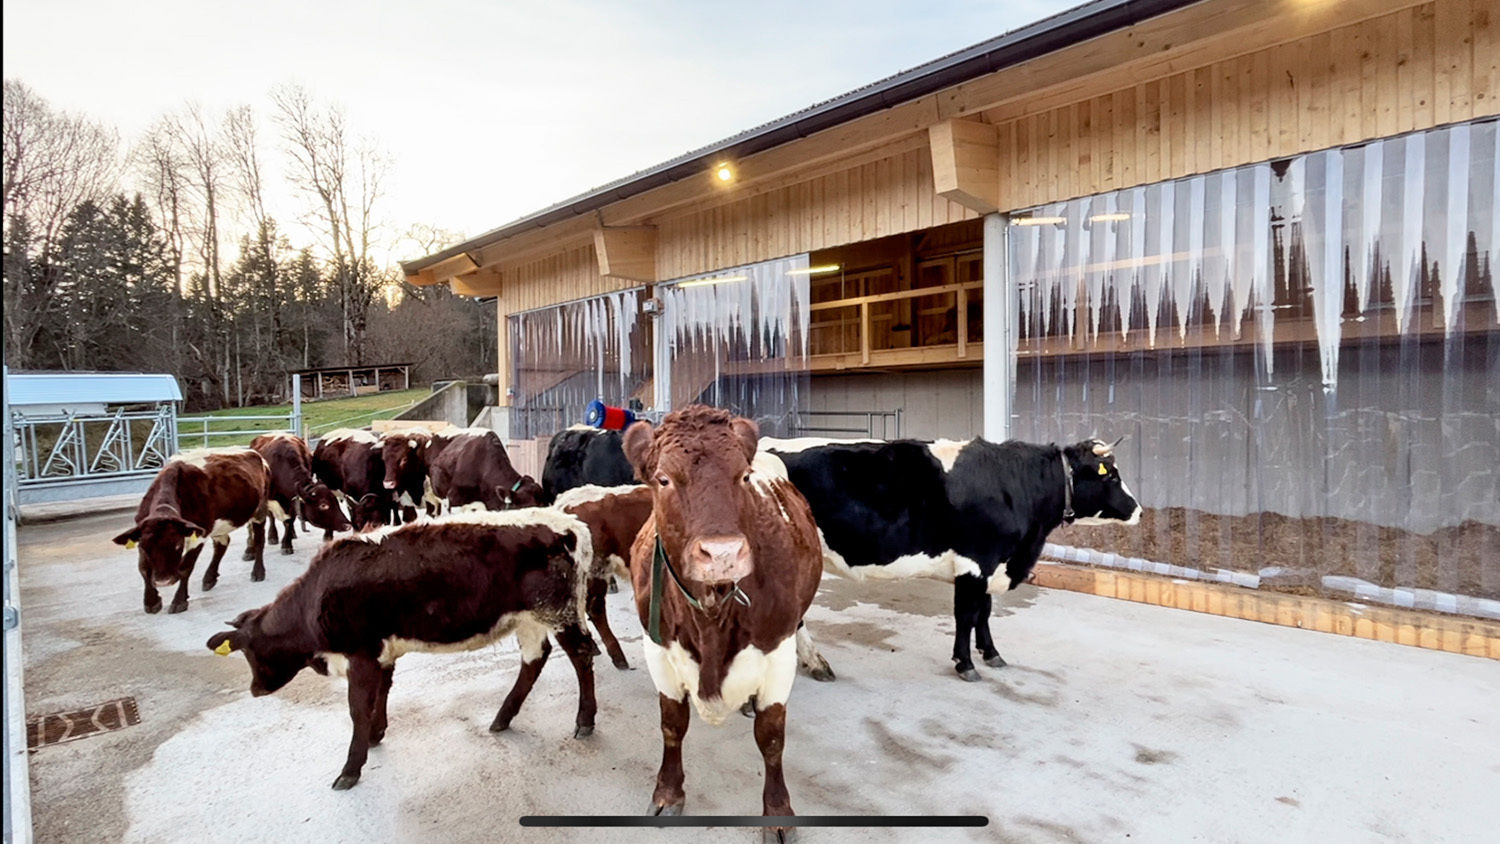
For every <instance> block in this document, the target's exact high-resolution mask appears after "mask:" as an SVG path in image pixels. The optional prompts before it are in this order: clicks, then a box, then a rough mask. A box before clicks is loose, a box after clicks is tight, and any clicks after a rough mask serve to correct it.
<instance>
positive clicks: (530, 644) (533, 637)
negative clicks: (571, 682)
mask: <svg viewBox="0 0 1500 844" xmlns="http://www.w3.org/2000/svg"><path fill="white" fill-rule="evenodd" d="M539 630H540V628H536V627H533V626H531V625H523V626H522V627H521V629H520V630H518V631H516V641H517V642H518V643H519V644H520V645H521V671H520V673H519V674H517V675H516V684H515V685H514V686H512V687H511V689H510V694H508V695H506V696H505V702H504V703H502V704H500V711H499V712H496V713H495V720H494V721H491V722H490V732H492V733H500V732H504V731H506V730H508V729H510V722H511V721H512V720H513V719H514V718H515V717H516V713H517V712H520V711H521V704H523V703H525V702H526V696H527V695H529V694H531V687H532V686H534V685H536V678H537V677H538V676H540V675H541V673H542V669H543V668H544V667H546V665H547V654H549V653H552V643H551V642H549V641H547V633H546V631H545V630H541V631H540V632H538V631H539Z"/></svg>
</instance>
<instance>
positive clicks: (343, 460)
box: [312, 428, 391, 542]
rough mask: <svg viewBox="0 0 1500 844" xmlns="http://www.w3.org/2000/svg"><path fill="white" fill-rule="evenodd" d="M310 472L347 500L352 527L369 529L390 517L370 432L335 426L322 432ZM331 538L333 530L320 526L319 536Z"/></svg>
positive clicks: (382, 469)
mask: <svg viewBox="0 0 1500 844" xmlns="http://www.w3.org/2000/svg"><path fill="white" fill-rule="evenodd" d="M312 472H313V477H315V478H317V479H318V480H319V481H322V482H323V483H325V484H327V485H328V488H329V489H331V490H333V491H334V492H336V493H337V494H338V495H339V497H340V498H341V499H342V500H343V501H344V502H345V503H346V504H348V506H349V521H350V522H352V523H353V524H354V528H355V529H356V530H370V529H373V528H377V527H380V526H381V525H384V524H386V523H387V522H389V521H390V512H391V496H390V493H388V492H387V491H386V489H385V461H384V460H383V459H382V458H381V454H380V440H379V439H377V438H376V437H375V435H374V434H372V433H370V432H369V431H363V430H360V429H358V428H339V429H336V430H333V431H329V432H328V433H326V434H324V435H323V437H322V439H320V440H318V447H317V448H315V449H313V456H312ZM332 538H333V531H331V530H328V529H327V528H324V530H323V540H324V541H325V542H326V541H328V540H330V539H332Z"/></svg>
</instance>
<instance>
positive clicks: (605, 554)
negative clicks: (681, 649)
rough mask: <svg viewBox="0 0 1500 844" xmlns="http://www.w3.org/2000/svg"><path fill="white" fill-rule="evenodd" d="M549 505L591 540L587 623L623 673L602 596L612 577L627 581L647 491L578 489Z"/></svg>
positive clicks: (635, 487)
mask: <svg viewBox="0 0 1500 844" xmlns="http://www.w3.org/2000/svg"><path fill="white" fill-rule="evenodd" d="M552 506H553V507H555V508H556V509H558V510H561V511H563V512H564V513H567V514H568V515H570V516H573V517H574V518H577V519H579V520H580V521H582V522H583V523H584V524H586V525H588V526H589V535H590V536H591V537H592V538H593V541H594V565H593V569H592V571H590V572H589V585H588V604H587V607H588V617H589V621H590V622H592V623H593V625H594V629H595V630H597V631H599V638H601V639H603V640H604V649H605V650H606V651H608V652H609V658H610V661H611V662H613V663H614V664H615V667H616V668H618V669H620V670H622V671H623V670H625V669H628V668H629V667H630V662H629V661H628V660H626V659H625V652H624V651H623V650H622V649H621V648H620V642H619V640H618V639H616V638H615V634H614V631H613V630H610V629H609V617H608V616H607V615H606V613H605V609H604V595H605V593H606V592H608V591H609V586H610V585H612V584H613V582H614V581H613V577H612V575H616V574H617V575H619V576H620V577H621V578H622V579H624V580H629V579H630V570H629V568H628V565H629V564H628V563H626V560H628V559H630V546H631V544H632V543H633V542H635V538H636V535H637V534H639V533H640V532H641V526H642V525H644V524H645V523H646V520H647V519H649V518H650V517H651V490H650V488H648V487H645V486H642V485H641V484H630V485H629V486H609V487H605V486H593V485H589V486H580V487H574V488H572V489H570V490H568V491H567V492H564V493H563V494H562V495H560V496H558V497H557V500H556V501H554V502H553V503H552Z"/></svg>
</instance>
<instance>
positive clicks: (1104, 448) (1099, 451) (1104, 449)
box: [1094, 440, 1110, 457]
mask: <svg viewBox="0 0 1500 844" xmlns="http://www.w3.org/2000/svg"><path fill="white" fill-rule="evenodd" d="M1109 450H1110V444H1109V443H1107V442H1104V441H1103V440H1094V456H1096V457H1108V456H1109Z"/></svg>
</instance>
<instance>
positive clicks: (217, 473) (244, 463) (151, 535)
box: [114, 448, 271, 613]
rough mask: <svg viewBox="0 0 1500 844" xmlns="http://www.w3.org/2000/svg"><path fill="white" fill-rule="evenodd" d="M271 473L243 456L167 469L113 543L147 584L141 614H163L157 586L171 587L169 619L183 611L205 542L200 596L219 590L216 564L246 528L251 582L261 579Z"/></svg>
mask: <svg viewBox="0 0 1500 844" xmlns="http://www.w3.org/2000/svg"><path fill="white" fill-rule="evenodd" d="M270 492H271V471H270V469H269V468H268V467H267V466H266V461H265V460H264V459H263V458H262V457H261V456H260V454H259V453H257V452H256V451H254V450H253V449H249V448H214V449H200V450H198V451H185V452H182V453H181V454H178V455H176V456H174V457H173V458H172V459H171V460H168V461H167V465H165V466H163V467H162V469H161V471H160V472H158V473H157V474H156V479H155V480H154V481H152V482H151V488H150V489H148V490H146V496H145V497H144V498H142V499H141V506H140V507H139V508H138V509H137V510H136V512H135V526H134V527H132V528H131V529H130V530H127V531H125V532H124V533H122V534H120V535H119V536H117V537H115V539H114V541H115V543H116V544H118V545H124V546H125V547H126V548H136V549H137V550H138V552H139V556H138V561H139V562H138V565H139V568H140V572H141V579H142V580H143V581H145V583H146V593H145V604H146V612H148V613H155V612H159V611H160V610H161V595H160V594H159V593H158V592H157V591H156V587H158V586H171V585H172V584H173V583H176V584H177V594H176V595H174V596H172V606H171V608H169V609H168V610H167V612H171V613H177V612H182V611H183V610H185V609H187V607H188V579H189V578H191V577H192V576H193V566H194V565H195V564H196V563H197V562H198V555H199V554H201V553H203V541H204V539H210V540H212V541H213V544H214V556H213V559H212V560H211V561H210V562H209V564H208V569H207V570H206V571H205V572H203V591H205V592H207V591H208V590H210V589H212V588H214V584H215V583H218V582H219V561H220V560H222V559H224V552H225V551H226V550H227V549H228V548H229V532H230V531H232V530H234V529H235V528H237V527H240V526H241V525H244V524H246V523H247V522H248V523H250V540H249V549H250V555H251V557H252V558H253V559H254V560H255V565H254V566H253V567H252V568H251V570H250V579H251V580H255V581H260V580H265V579H266V565H265V561H264V552H265V544H266V499H267V496H268V495H269V494H270Z"/></svg>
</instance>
